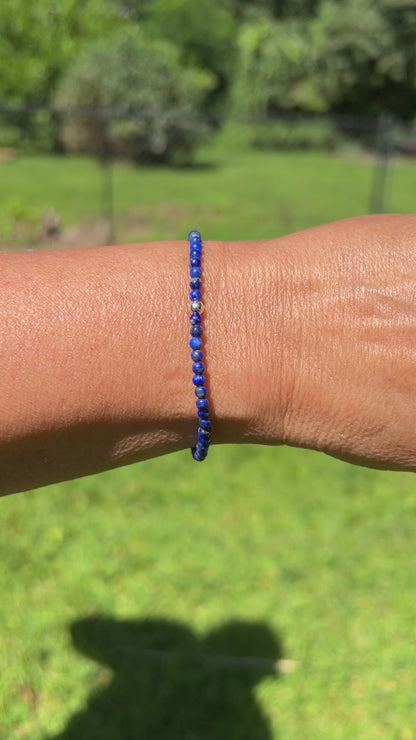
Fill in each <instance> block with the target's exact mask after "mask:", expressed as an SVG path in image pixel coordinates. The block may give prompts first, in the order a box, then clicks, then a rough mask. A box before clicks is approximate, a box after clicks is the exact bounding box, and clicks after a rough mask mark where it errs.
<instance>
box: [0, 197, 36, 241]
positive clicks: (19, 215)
mask: <svg viewBox="0 0 416 740" xmlns="http://www.w3.org/2000/svg"><path fill="white" fill-rule="evenodd" d="M41 221H42V214H41V210H40V209H39V208H38V207H36V206H34V205H32V204H31V203H28V202H26V201H24V200H23V199H22V198H21V197H20V196H18V195H14V196H9V197H8V198H7V199H6V200H5V201H4V202H3V203H2V204H1V206H0V242H1V241H3V242H7V243H8V244H10V243H12V244H14V245H16V246H27V245H29V244H32V243H34V242H35V241H36V240H37V239H38V238H39V235H40V232H41Z"/></svg>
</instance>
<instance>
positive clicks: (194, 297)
mask: <svg viewBox="0 0 416 740" xmlns="http://www.w3.org/2000/svg"><path fill="white" fill-rule="evenodd" d="M201 298H202V293H201V291H200V290H191V292H190V293H189V300H191V301H200V300H201Z"/></svg>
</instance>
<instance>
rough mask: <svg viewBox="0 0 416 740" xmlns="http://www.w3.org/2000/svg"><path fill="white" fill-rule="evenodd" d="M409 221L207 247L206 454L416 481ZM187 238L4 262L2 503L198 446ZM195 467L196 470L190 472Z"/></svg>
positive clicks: (415, 339) (414, 277)
mask: <svg viewBox="0 0 416 740" xmlns="http://www.w3.org/2000/svg"><path fill="white" fill-rule="evenodd" d="M415 233H416V218H415V217H410V216H409V217H397V216H396V217H371V218H363V219H351V220H348V221H343V222H338V223H335V224H329V225H327V226H323V227H318V228H315V229H310V230H308V231H305V232H300V233H298V234H293V235H291V236H288V237H284V238H282V239H278V240H273V241H269V242H262V243H255V242H235V243H220V242H205V251H204V265H203V271H204V272H203V278H204V304H205V313H204V352H205V357H204V361H205V363H206V371H205V375H206V377H207V386H208V392H209V398H210V408H211V414H212V419H213V433H212V442H213V443H214V444H216V443H224V442H254V443H264V444H280V443H282V442H283V443H287V444H291V445H296V446H305V447H310V448H313V449H321V450H324V451H326V452H329V453H330V454H334V455H337V456H339V457H343V458H345V459H351V460H354V461H358V462H361V463H364V464H369V465H376V466H378V467H383V466H385V467H392V468H400V469H409V470H413V469H416V433H415V432H414V431H413V430H414V429H416V427H415V425H414V416H415V414H414V405H415V404H414V399H415V397H416V372H415V370H416V350H415V347H416V260H415V256H414V255H415V249H414V241H415V238H414V234H415ZM188 292H189V286H188V250H187V247H186V243H185V242H171V243H154V244H141V245H128V246H118V247H104V248H96V249H86V250H77V251H62V252H44V253H41V252H39V253H29V254H16V255H12V254H10V255H9V254H7V255H2V256H0V323H1V339H0V344H1V352H0V379H1V382H0V470H1V474H0V492H1V493H3V494H5V493H12V492H15V491H21V490H26V489H28V488H35V487H38V486H41V485H46V484H48V483H52V482H56V481H61V480H66V479H69V478H76V477H79V476H83V475H87V474H90V473H95V472H99V471H101V470H106V469H109V468H112V467H117V466H120V465H125V464H128V463H131V462H136V461H140V460H143V459H146V458H150V457H154V456H157V455H161V454H165V453H169V452H173V451H175V450H180V449H184V448H187V447H191V446H192V445H193V444H194V443H195V439H196V434H197V431H196V427H197V423H196V410H195V397H194V393H193V391H192V376H191V360H190V348H189V338H190V337H189V321H188V318H189V299H188ZM190 464H191V460H190Z"/></svg>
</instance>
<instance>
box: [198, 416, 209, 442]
mask: <svg viewBox="0 0 416 740" xmlns="http://www.w3.org/2000/svg"><path fill="white" fill-rule="evenodd" d="M201 421H202V419H201ZM198 439H200V440H201V442H202V441H203V440H204V441H205V440H206V439H211V432H210V430H209V429H204V428H203V427H198Z"/></svg>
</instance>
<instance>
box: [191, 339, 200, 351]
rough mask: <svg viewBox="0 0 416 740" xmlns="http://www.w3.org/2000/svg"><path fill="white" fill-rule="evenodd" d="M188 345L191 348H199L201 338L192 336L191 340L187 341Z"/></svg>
mask: <svg viewBox="0 0 416 740" xmlns="http://www.w3.org/2000/svg"><path fill="white" fill-rule="evenodd" d="M189 346H190V348H191V349H201V347H202V339H200V338H199V337H192V339H191V341H190V342H189Z"/></svg>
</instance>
